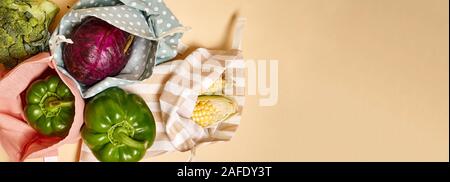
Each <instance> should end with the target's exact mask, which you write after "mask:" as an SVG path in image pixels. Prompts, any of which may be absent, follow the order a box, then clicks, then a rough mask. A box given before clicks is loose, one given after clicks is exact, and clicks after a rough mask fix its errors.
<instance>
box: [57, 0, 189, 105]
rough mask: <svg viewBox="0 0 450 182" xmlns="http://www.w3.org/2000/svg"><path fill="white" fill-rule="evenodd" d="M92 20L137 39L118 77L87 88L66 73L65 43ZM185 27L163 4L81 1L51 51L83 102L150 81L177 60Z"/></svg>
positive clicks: (133, 0)
mask: <svg viewBox="0 0 450 182" xmlns="http://www.w3.org/2000/svg"><path fill="white" fill-rule="evenodd" d="M89 16H93V17H97V18H99V19H102V20H104V21H106V22H108V23H109V24H111V25H113V26H115V27H117V28H119V29H121V30H123V31H125V32H128V33H130V34H132V35H135V36H136V39H135V41H134V43H133V45H132V50H133V51H132V52H131V56H130V59H129V61H128V64H127V65H126V67H125V68H124V69H123V70H122V72H121V73H120V74H119V75H117V76H115V77H108V78H106V79H104V80H103V81H101V82H99V83H97V84H95V85H93V86H90V87H87V86H84V85H83V84H80V83H78V82H77V81H76V80H75V79H73V77H72V76H70V74H69V73H68V72H67V70H66V69H65V67H64V61H63V52H62V51H63V46H64V43H67V44H70V43H73V42H72V40H70V35H71V32H72V29H73V28H74V27H75V26H77V25H78V24H79V23H81V22H82V21H83V19H85V18H86V17H89ZM186 30H187V28H185V27H183V26H182V25H181V24H180V23H179V21H178V20H177V18H176V17H175V16H174V15H173V13H172V12H171V11H170V10H169V9H168V8H167V6H166V5H165V3H164V2H163V1H162V0H107V1H105V0H80V1H79V2H78V3H77V4H75V6H74V7H73V9H72V10H71V11H69V12H68V13H67V14H66V15H65V16H64V17H63V18H62V20H61V23H60V25H59V26H58V27H57V29H56V30H55V32H54V33H53V35H52V37H51V40H50V50H51V52H52V55H53V56H54V58H55V61H56V65H57V69H58V71H60V72H61V73H63V74H65V75H67V76H68V77H70V78H72V79H73V80H74V81H75V82H76V83H77V88H78V89H79V90H80V91H81V95H82V96H83V97H84V98H90V97H93V96H95V95H97V94H98V93H100V92H102V91H103V90H105V89H107V88H110V87H115V86H124V85H128V84H133V83H138V82H139V81H142V80H145V79H147V78H149V77H150V76H151V74H152V71H153V67H154V66H155V65H156V64H161V63H163V62H166V61H168V60H171V59H172V58H174V57H175V56H176V55H177V54H178V52H177V47H178V42H179V39H180V38H181V37H182V32H184V31H186Z"/></svg>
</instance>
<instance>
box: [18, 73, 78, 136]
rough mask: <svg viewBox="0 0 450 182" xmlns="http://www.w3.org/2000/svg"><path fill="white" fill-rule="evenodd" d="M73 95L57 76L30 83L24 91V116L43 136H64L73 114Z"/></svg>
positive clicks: (71, 121) (68, 128)
mask: <svg viewBox="0 0 450 182" xmlns="http://www.w3.org/2000/svg"><path fill="white" fill-rule="evenodd" d="M74 100H75V98H74V96H73V95H72V93H71V92H70V90H69V88H68V87H67V86H66V85H65V84H64V83H63V82H62V81H61V79H60V78H59V77H57V76H49V77H47V78H46V79H45V80H38V81H35V82H34V83H32V84H31V86H30V87H29V88H28V89H27V92H26V105H25V117H26V119H27V121H28V123H29V124H30V126H31V127H33V128H34V129H35V130H36V131H37V132H39V133H40V134H42V135H45V136H51V137H65V136H66V135H67V134H68V132H69V130H70V127H71V126H72V123H73V118H74V115H75V105H74Z"/></svg>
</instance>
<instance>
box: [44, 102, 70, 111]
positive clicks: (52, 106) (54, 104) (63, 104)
mask: <svg viewBox="0 0 450 182" xmlns="http://www.w3.org/2000/svg"><path fill="white" fill-rule="evenodd" d="M73 104H74V102H73V101H59V100H54V101H51V102H48V103H47V108H48V109H50V110H52V109H55V108H61V107H72V106H73Z"/></svg>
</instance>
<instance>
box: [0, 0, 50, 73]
mask: <svg viewBox="0 0 450 182" xmlns="http://www.w3.org/2000/svg"><path fill="white" fill-rule="evenodd" d="M58 12H59V7H58V6H57V5H56V4H54V3H53V2H51V1H48V0H1V1H0V64H4V65H5V66H6V67H7V68H12V67H14V66H16V65H17V64H19V63H20V62H22V61H24V60H25V59H27V58H29V57H31V56H33V55H35V54H37V53H39V52H43V51H46V50H48V40H49V37H50V33H49V31H48V27H49V25H50V23H51V22H52V20H53V18H54V17H55V15H56V14H57V13H58Z"/></svg>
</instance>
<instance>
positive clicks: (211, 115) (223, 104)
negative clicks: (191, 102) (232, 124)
mask: <svg viewBox="0 0 450 182" xmlns="http://www.w3.org/2000/svg"><path fill="white" fill-rule="evenodd" d="M236 112H237V104H236V103H235V102H234V101H233V100H231V99H230V98H227V97H224V96H199V97H198V101H197V104H196V106H195V108H194V113H193V114H192V120H193V121H194V122H195V123H197V124H198V125H200V126H201V127H210V126H212V125H214V124H216V123H219V122H222V121H225V120H227V119H228V118H230V117H231V116H232V115H234V114H236Z"/></svg>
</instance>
